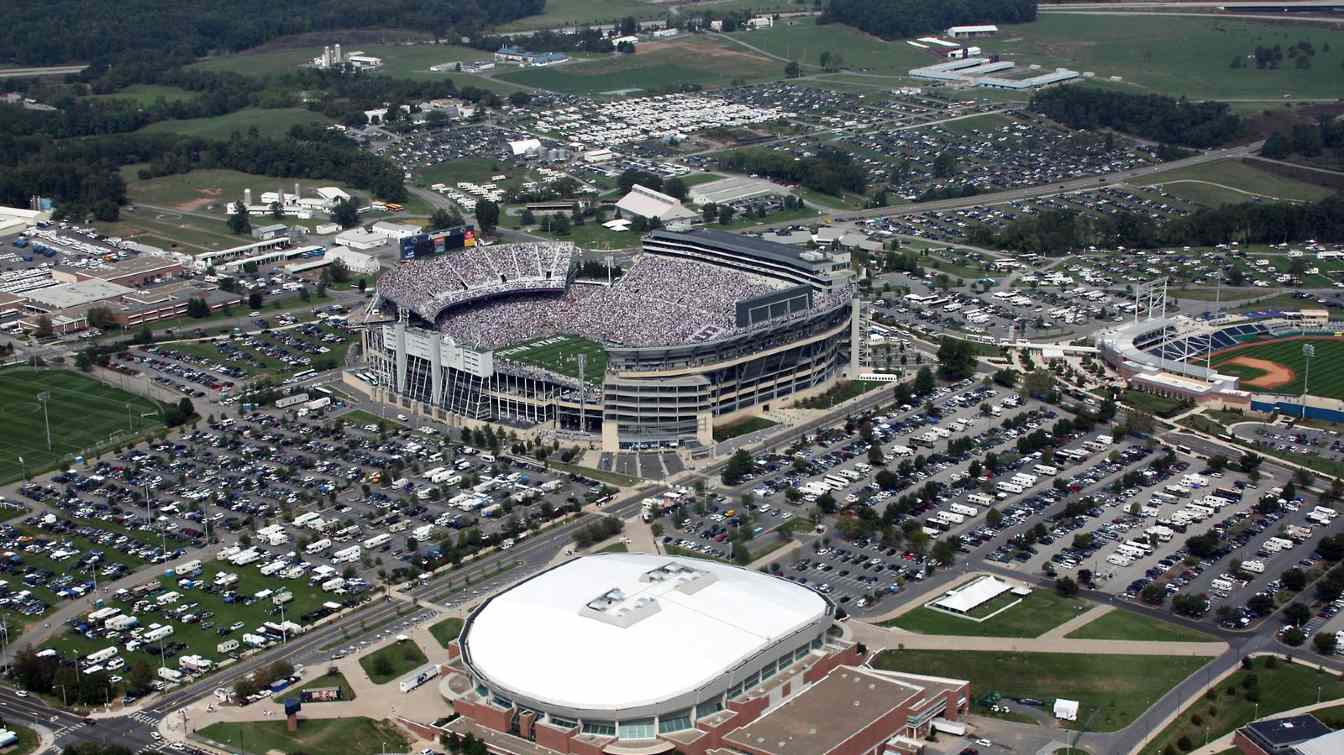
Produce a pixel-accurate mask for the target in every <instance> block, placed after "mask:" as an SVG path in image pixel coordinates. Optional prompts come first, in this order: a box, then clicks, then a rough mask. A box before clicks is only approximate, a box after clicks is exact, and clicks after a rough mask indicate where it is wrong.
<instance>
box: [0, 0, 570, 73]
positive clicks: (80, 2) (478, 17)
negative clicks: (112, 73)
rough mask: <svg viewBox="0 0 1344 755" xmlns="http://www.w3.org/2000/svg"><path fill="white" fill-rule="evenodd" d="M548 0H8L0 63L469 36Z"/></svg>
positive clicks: (182, 57) (169, 56)
mask: <svg viewBox="0 0 1344 755" xmlns="http://www.w3.org/2000/svg"><path fill="white" fill-rule="evenodd" d="M545 5H546V2H545V0H388V1H387V2H380V3H367V2H361V1H360V0H229V2H225V1H224V0H195V1H194V2H179V1H178V0H120V1H119V2H115V3H109V2H100V1H99V0H14V3H13V4H12V5H11V6H10V8H9V11H7V12H6V13H5V18H6V19H7V20H6V22H5V24H4V26H3V27H0V62H7V63H19V64H23V65H53V64H58V63H71V62H85V63H96V62H107V61H126V62H131V61H137V60H156V61H161V62H162V61H165V60H167V61H173V60H176V61H179V62H180V61H186V60H189V59H193V58H198V57H201V56H204V55H207V54H210V53H216V52H237V51H239V50H244V49H247V48H249V47H256V46H257V45H260V44H263V43H266V42H269V41H271V40H273V39H277V38H279V37H284V36H287V35H290V34H301V33H304V32H314V31H328V30H336V29H358V28H406V29H420V30H424V31H426V32H430V33H432V34H434V35H435V37H443V36H446V35H448V34H449V33H450V32H453V33H456V34H459V35H469V34H473V33H475V32H477V31H479V30H480V29H481V28H482V27H485V26H490V25H493V24H499V23H504V22H507V21H512V20H514V19H517V18H521V17H523V16H530V15H535V14H538V13H541V12H542V11H543V10H544V8H545Z"/></svg>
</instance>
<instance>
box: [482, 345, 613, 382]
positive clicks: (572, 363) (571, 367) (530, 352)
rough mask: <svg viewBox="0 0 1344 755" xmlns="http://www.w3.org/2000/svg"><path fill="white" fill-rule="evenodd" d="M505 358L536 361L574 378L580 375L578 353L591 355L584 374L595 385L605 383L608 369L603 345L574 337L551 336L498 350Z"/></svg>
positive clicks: (529, 361)
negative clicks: (603, 378) (603, 374)
mask: <svg viewBox="0 0 1344 755" xmlns="http://www.w3.org/2000/svg"><path fill="white" fill-rule="evenodd" d="M498 353H499V355H500V356H501V357H504V358H505V359H512V360H513V361H515V362H522V363H523V364H533V365H536V366H538V367H542V368H545V369H548V370H551V371H553V372H558V373H560V374H561V375H568V376H570V377H572V378H577V377H578V376H579V354H587V355H588V363H587V365H586V366H585V368H584V372H583V377H584V380H586V381H587V382H588V383H590V384H592V385H601V384H602V373H604V372H606V371H607V351H606V349H603V348H602V344H600V343H598V342H596V341H590V340H588V339H586V338H575V337H574V336H551V337H550V338H542V339H538V340H536V341H528V342H527V343H523V344H519V345H517V346H511V347H509V348H507V349H503V350H501V351H499V352H498Z"/></svg>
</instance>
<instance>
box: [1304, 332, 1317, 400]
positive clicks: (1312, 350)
mask: <svg viewBox="0 0 1344 755" xmlns="http://www.w3.org/2000/svg"><path fill="white" fill-rule="evenodd" d="M1314 356H1316V346H1315V345H1313V344H1310V343H1305V344H1302V357H1303V358H1304V359H1306V361H1307V368H1306V370H1305V374H1303V376H1302V418H1303V419H1306V417H1307V394H1308V393H1309V392H1310V389H1311V358H1312V357H1314Z"/></svg>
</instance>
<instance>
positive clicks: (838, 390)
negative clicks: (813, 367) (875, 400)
mask: <svg viewBox="0 0 1344 755" xmlns="http://www.w3.org/2000/svg"><path fill="white" fill-rule="evenodd" d="M883 385H885V383H879V382H877V381H875V380H845V381H842V382H840V383H837V384H836V385H835V387H834V388H831V389H830V390H828V391H826V392H825V393H823V394H821V395H820V396H813V397H812V398H809V399H804V400H802V401H799V402H798V403H797V404H795V406H798V407H800V408H803V409H830V408H831V407H833V406H836V405H837V404H843V403H844V402H846V401H848V400H850V399H852V398H854V397H856V396H861V395H863V394H865V393H867V392H868V391H872V390H877V389H878V388H881V387H882V386H883Z"/></svg>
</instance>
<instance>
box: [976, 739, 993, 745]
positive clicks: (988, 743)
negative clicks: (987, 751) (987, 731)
mask: <svg viewBox="0 0 1344 755" xmlns="http://www.w3.org/2000/svg"><path fill="white" fill-rule="evenodd" d="M975 743H976V744H978V745H980V746H981V747H993V746H994V743H993V742H991V741H989V740H988V739H984V738H981V739H977V740H975Z"/></svg>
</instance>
